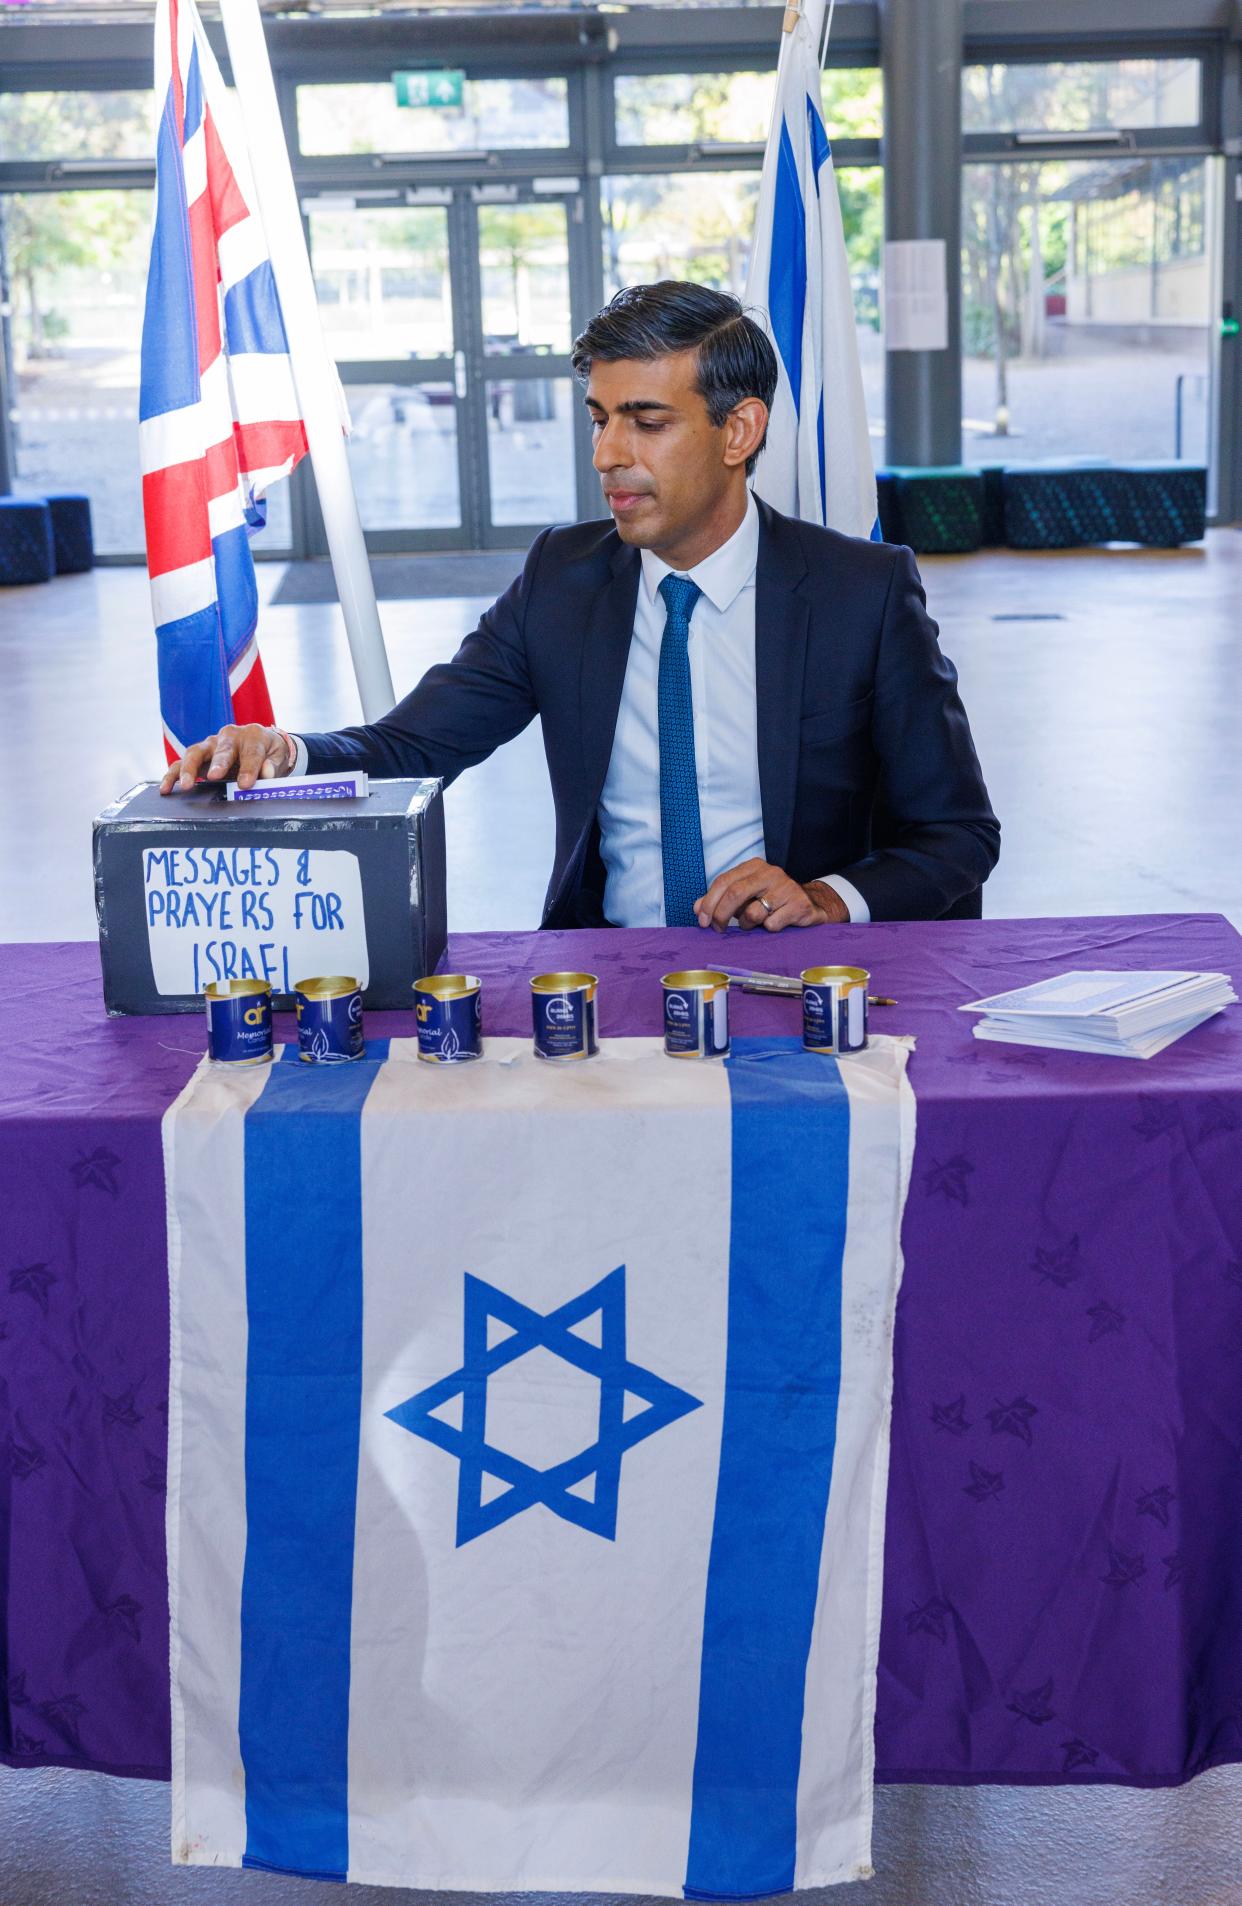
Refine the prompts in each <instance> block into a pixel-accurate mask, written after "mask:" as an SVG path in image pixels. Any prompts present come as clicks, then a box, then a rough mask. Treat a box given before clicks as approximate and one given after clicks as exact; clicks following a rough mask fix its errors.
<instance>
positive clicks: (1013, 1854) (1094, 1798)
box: [0, 1768, 1242, 1906]
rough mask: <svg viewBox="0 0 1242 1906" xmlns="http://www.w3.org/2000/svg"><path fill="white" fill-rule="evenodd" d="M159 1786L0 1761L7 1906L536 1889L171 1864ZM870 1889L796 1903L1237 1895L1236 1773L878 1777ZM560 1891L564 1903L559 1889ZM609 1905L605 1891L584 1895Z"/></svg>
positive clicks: (1239, 1787) (1239, 1786)
mask: <svg viewBox="0 0 1242 1906" xmlns="http://www.w3.org/2000/svg"><path fill="white" fill-rule="evenodd" d="M167 1813H168V1791H167V1789H166V1788H163V1787H157V1786H155V1785H152V1784H149V1783H145V1782H142V1781H126V1780H111V1779H108V1778H107V1777H106V1776H104V1775H102V1774H74V1773H51V1772H48V1773H42V1774H32V1773H21V1774H16V1773H5V1772H4V1771H3V1770H2V1769H0V1902H2V1906H70V1902H72V1906H182V1903H183V1902H185V1906H191V1903H192V1902H202V1906H331V1902H333V1901H339V1902H340V1906H415V1902H418V1903H419V1906H426V1903H427V1902H430V1901H433V1900H435V1901H437V1902H439V1906H458V1903H460V1906H476V1903H477V1906H484V1903H485V1902H490V1906H516V1902H518V1901H524V1902H526V1906H534V1903H535V1902H536V1901H537V1900H539V1898H540V1895H538V1894H531V1893H526V1894H513V1895H507V1896H497V1895H494V1894H493V1895H478V1894H475V1895H468V1894H462V1893H455V1894H454V1893H439V1894H431V1893H422V1894H419V1893H411V1892H406V1891H405V1890H403V1889H401V1890H397V1889H387V1888H384V1887H378V1886H355V1887H344V1886H335V1885H324V1884H322V1883H320V1882H318V1881H315V1880H289V1879H281V1878H279V1877H277V1876H276V1875H274V1874H269V1873H238V1872H223V1871H222V1872H208V1871H205V1870H204V1869H202V1868H198V1867H196V1868H179V1869H177V1870H175V1871H174V1870H173V1869H172V1868H171V1867H170V1866H169V1865H168V1855H167V1846H168V1820H167ZM873 1858H874V1860H875V1866H876V1877H875V1879H874V1880H872V1881H871V1882H870V1883H868V1884H858V1885H854V1886H831V1887H826V1888H824V1889H822V1890H821V1891H819V1892H816V1893H804V1894H799V1895H798V1899H799V1900H800V1901H805V1902H806V1906H1157V1902H1158V1903H1159V1906H1237V1902H1239V1901H1242V1769H1235V1768H1230V1769H1221V1770H1219V1771H1218V1772H1216V1773H1211V1774H1204V1775H1203V1776H1202V1777H1201V1779H1199V1780H1197V1781H1196V1782H1195V1783H1194V1784H1193V1786H1190V1787H1185V1788H1181V1789H1179V1790H1178V1791H1176V1792H1174V1793H1134V1792H1130V1791H1127V1790H1125V1789H1123V1788H1117V1787H1087V1788H1078V1789H1075V1790H1074V1791H1069V1790H1067V1789H1064V1788H1057V1787H1043V1788H1029V1787H1028V1788H1022V1787H978V1788H943V1787H942V1788H934V1787H881V1788H879V1789H877V1792H876V1824H875V1843H874V1853H873ZM556 1897H557V1900H558V1902H563V1901H565V1900H567V1899H570V1898H572V1897H573V1896H570V1895H558V1896H556ZM580 1897H583V1898H586V1899H590V1900H592V1901H594V1902H596V1906H604V1902H606V1901H607V1898H608V1896H607V1895H603V1894H592V1895H585V1896H580Z"/></svg>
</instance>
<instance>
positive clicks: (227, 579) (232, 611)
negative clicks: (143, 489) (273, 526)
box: [203, 523, 259, 734]
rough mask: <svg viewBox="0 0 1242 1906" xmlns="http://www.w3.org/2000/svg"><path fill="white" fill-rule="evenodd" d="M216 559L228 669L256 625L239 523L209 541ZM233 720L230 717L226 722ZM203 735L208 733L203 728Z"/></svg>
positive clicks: (250, 569)
mask: <svg viewBox="0 0 1242 1906" xmlns="http://www.w3.org/2000/svg"><path fill="white" fill-rule="evenodd" d="M211 553H212V555H213V556H214V557H215V559H216V595H217V597H218V598H219V603H220V633H221V636H222V638H223V641H224V655H225V660H226V661H227V663H228V665H229V667H230V668H232V666H233V664H234V662H235V661H236V660H237V658H238V656H239V655H240V654H241V652H242V650H243V649H244V648H245V646H246V644H247V642H249V640H250V638H251V636H252V635H253V634H254V632H255V630H256V628H257V627H258V625H259V592H258V587H257V585H256V583H255V579H254V557H253V556H252V555H251V553H250V538H249V536H248V534H247V532H246V527H245V525H244V524H243V523H238V524H237V526H236V528H234V529H226V530H224V531H222V533H221V534H220V535H219V536H213V537H212V539H211ZM232 719H233V718H232V716H231V715H230V716H229V720H230V721H231V720H232ZM203 732H204V733H205V734H207V733H210V730H209V729H204V731H203Z"/></svg>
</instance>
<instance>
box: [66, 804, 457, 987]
mask: <svg viewBox="0 0 1242 1906" xmlns="http://www.w3.org/2000/svg"><path fill="white" fill-rule="evenodd" d="M93 856H94V865H95V909H96V913H97V915H98V918H99V951H100V958H101V964H102V967H103V984H104V1005H105V1007H106V1009H107V1011H108V1012H109V1013H111V1014H117V1013H188V1012H201V1011H202V1005H203V988H204V987H205V986H207V985H209V984H210V983H211V982H212V980H214V979H218V978H219V979H226V978H247V979H248V978H251V977H253V978H256V979H264V980H267V981H268V983H269V984H270V985H271V988H272V994H273V1003H274V1004H275V1006H276V1007H277V1009H278V1010H280V1011H286V1010H289V1009H291V1008H292V1005H293V998H292V993H293V987H294V985H295V983H296V982H297V981H298V980H300V979H310V978H314V977H316V976H321V977H326V976H327V975H328V974H330V973H345V974H351V975H354V976H356V977H357V978H358V979H359V980H360V981H361V983H362V988H363V1004H364V1006H365V1007H366V1009H367V1011H368V1012H370V1011H371V1010H372V1009H373V1008H380V1009H386V1008H392V1007H404V1008H406V1009H408V1007H409V1004H410V988H411V986H412V984H413V982H414V980H415V979H417V978H419V977H420V976H421V975H422V974H424V973H434V972H435V970H436V967H437V965H438V963H439V961H440V959H441V958H442V957H443V954H444V945H445V930H446V921H445V887H444V802H443V798H442V788H441V784H440V782H439V781H436V780H432V779H426V780H413V779H411V780H377V781H371V782H370V783H369V785H368V788H367V791H366V793H365V794H363V795H359V796H358V797H357V798H351V799H341V800H335V801H324V800H316V799H314V797H313V796H309V797H308V796H302V797H301V798H296V799H295V798H292V797H290V798H289V799H287V800H283V801H279V802H277V801H272V802H243V801H230V800H228V799H227V797H226V795H225V793H224V790H223V789H222V788H221V787H219V786H203V787H199V788H196V789H194V790H193V791H192V792H190V793H187V794H185V795H184V796H180V797H173V796H169V797H168V798H164V797H163V796H161V795H160V792H159V787H158V783H156V782H153V781H144V782H141V783H139V785H138V786H137V787H133V788H130V789H128V790H127V792H126V793H124V794H122V795H119V796H118V797H117V799H116V800H115V801H112V802H110V803H109V804H108V806H107V807H106V808H105V809H104V810H103V812H102V813H101V814H99V815H98V816H97V817H96V820H95V825H94V832H93Z"/></svg>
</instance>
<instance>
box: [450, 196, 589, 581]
mask: <svg viewBox="0 0 1242 1906" xmlns="http://www.w3.org/2000/svg"><path fill="white" fill-rule="evenodd" d="M542 183H543V184H544V185H545V186H546V187H547V188H548V189H545V190H544V191H538V190H537V189H536V187H535V186H533V185H532V186H530V187H522V186H517V185H496V186H490V185H484V186H475V187H473V188H472V189H471V210H472V213H473V230H472V233H471V237H472V241H473V244H472V250H473V253H474V256H473V260H472V264H473V269H472V273H471V276H472V278H473V280H474V287H475V293H476V295H475V299H474V305H475V309H476V310H477V313H478V323H477V327H475V329H474V335H473V336H472V337H471V339H470V345H469V352H468V357H469V362H468V377H469V382H470V384H471V386H472V387H473V394H474V396H475V398H476V400H477V401H476V404H475V407H474V408H475V429H476V441H477V451H478V464H479V471H480V476H481V483H480V494H479V498H478V507H479V516H480V522H479V530H480V545H481V546H482V547H499V548H503V547H509V546H513V545H522V544H525V543H526V542H529V540H530V539H531V537H533V536H534V535H535V534H536V533H537V531H539V530H540V529H543V528H544V527H546V525H547V524H549V523H572V522H574V521H576V519H577V516H578V489H577V478H576V467H577V457H576V455H575V451H576V448H577V447H579V446H580V443H581V439H582V432H581V426H580V419H579V416H578V412H579V410H580V408H581V406H580V405H579V404H578V403H577V402H576V401H575V391H574V381H573V373H572V371H571V369H570V364H569V347H570V344H571V342H572V338H573V332H574V324H573V317H572V309H571V306H572V300H571V295H570V283H571V270H570V246H571V239H572V237H573V235H574V233H575V229H576V228H580V217H575V214H576V213H578V212H579V208H580V205H581V199H580V195H579V182H578V180H576V179H565V180H549V181H544V182H542Z"/></svg>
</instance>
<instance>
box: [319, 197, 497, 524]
mask: <svg viewBox="0 0 1242 1906" xmlns="http://www.w3.org/2000/svg"><path fill="white" fill-rule="evenodd" d="M303 210H304V212H305V214H306V218H307V227H308V235H309V241H310V254H311V264H312V267H313V269H314V274H315V290H316V294H317V296H318V300H319V311H320V316H321V318H322V320H323V327H324V332H325V334H326V336H327V338H328V342H329V344H330V346H331V348H332V350H333V352H334V355H335V357H336V361H337V369H338V370H339V372H340V376H341V382H342V384H343V385H344V387H345V396H346V399H347V401H348V403H349V411H350V418H351V422H352V429H351V432H350V438H349V460H350V466H351V470H352V473H353V479H354V489H355V492H356V494H357V497H358V509H359V513H360V515H361V517H362V526H363V529H364V530H365V531H366V537H367V546H368V548H370V549H372V550H405V549H420V548H422V549H426V548H431V549H452V548H460V547H463V546H468V545H469V543H470V541H471V534H470V532H471V529H472V527H473V526H472V524H471V522H470V510H469V503H468V499H469V493H470V482H469V477H468V472H467V468H466V456H467V451H466V442H465V433H464V431H463V429H462V419H461V415H460V410H461V400H462V397H463V395H464V392H463V391H462V390H461V389H460V388H459V387H460V386H461V385H462V384H463V382H464V357H463V355H462V352H461V349H460V339H461V336H462V334H463V333H464V331H465V330H466V329H467V325H466V322H465V314H464V313H463V312H462V311H461V310H460V309H459V305H460V299H459V298H458V297H457V296H456V295H455V277H456V274H455V272H454V253H455V251H458V250H459V249H460V240H458V242H457V243H456V244H455V243H454V237H455V234H454V225H455V222H456V221H455V217H454V214H455V207H454V204H453V194H452V192H451V191H449V190H438V191H426V192H417V193H414V192H412V193H409V194H405V195H403V196H402V198H401V200H400V201H399V202H396V200H395V195H394V202H393V203H390V204H383V205H379V204H363V203H358V202H355V201H354V200H353V199H350V198H348V197H344V198H342V197H339V196H336V195H324V196H323V197H321V198H319V199H308V200H305V201H304V203H303ZM315 517H316V520H315V521H314V523H313V533H312V538H311V540H312V542H313V544H314V545H315V546H316V549H317V551H318V552H322V551H323V550H324V549H326V543H325V542H324V539H323V526H322V523H321V522H320V521H318V519H317V512H316V513H315Z"/></svg>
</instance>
